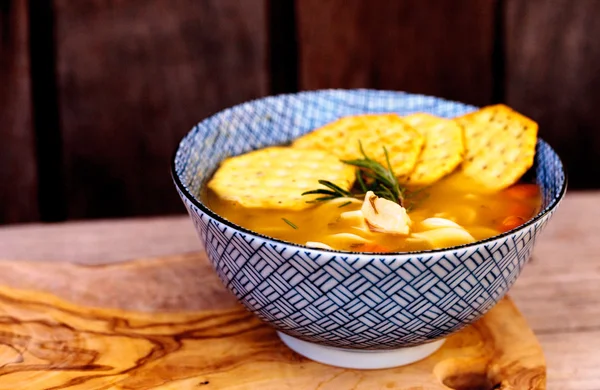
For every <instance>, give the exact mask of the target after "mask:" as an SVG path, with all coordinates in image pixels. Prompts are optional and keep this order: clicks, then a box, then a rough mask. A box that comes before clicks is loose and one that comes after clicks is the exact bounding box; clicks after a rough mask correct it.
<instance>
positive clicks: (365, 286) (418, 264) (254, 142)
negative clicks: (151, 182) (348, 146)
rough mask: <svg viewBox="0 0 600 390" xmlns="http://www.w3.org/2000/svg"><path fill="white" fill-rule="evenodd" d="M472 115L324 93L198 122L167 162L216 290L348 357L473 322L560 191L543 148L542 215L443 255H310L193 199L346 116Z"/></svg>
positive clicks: (508, 279) (562, 183)
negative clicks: (254, 158) (261, 152)
mask: <svg viewBox="0 0 600 390" xmlns="http://www.w3.org/2000/svg"><path fill="white" fill-rule="evenodd" d="M474 109H475V107H473V106H468V105H464V104H461V103H456V102H451V101H447V100H444V99H439V98H433V97H428V96H422V95H413V94H407V93H402V92H391V91H374V90H325V91H314V92H303V93H298V94H291V95H281V96H275V97H268V98H265V99H259V100H256V101H252V102H248V103H244V104H242V105H239V106H235V107H232V108H230V109H228V110H225V111H222V112H220V113H218V114H216V115H214V116H213V117H210V118H208V119H206V120H204V121H202V122H200V123H199V124H198V125H197V126H196V127H194V129H192V131H190V133H188V135H187V136H186V137H185V138H184V139H183V140H182V141H181V143H180V145H179V148H178V149H177V151H176V154H175V158H174V163H173V172H172V173H173V178H174V181H175V183H176V187H177V190H178V192H179V194H180V196H181V198H182V200H183V202H184V204H185V206H186V208H187V210H188V213H189V214H190V217H191V219H192V221H193V223H194V226H195V228H196V230H197V232H198V235H199V237H200V239H201V241H202V243H203V244H204V247H205V249H206V252H207V255H208V258H209V259H210V261H211V263H212V265H213V267H214V269H215V270H216V272H217V274H218V275H219V278H220V279H221V281H222V282H223V284H224V285H225V286H226V287H227V288H228V289H229V290H230V291H231V292H232V293H233V294H235V296H236V297H237V298H238V300H239V301H240V302H241V303H242V304H243V305H244V306H245V307H246V308H247V309H248V310H250V311H251V312H252V313H254V314H256V315H257V316H258V317H259V318H260V319H261V320H262V321H264V322H266V323H268V324H269V325H271V326H272V327H274V328H275V329H277V330H279V331H281V332H283V333H286V334H289V335H291V336H294V337H297V338H300V339H302V340H305V341H309V342H314V343H318V344H321V345H328V346H334V347H340V348H348V349H364V350H381V349H396V348H401V347H408V346H415V345H420V344H423V343H426V342H431V341H434V340H437V339H440V338H443V337H445V336H447V335H449V334H450V333H453V332H455V331H457V330H459V329H461V328H462V327H464V326H465V325H468V324H470V323H472V322H473V321H475V320H477V319H478V318H479V317H481V316H482V315H484V314H485V313H486V312H487V311H488V310H489V309H491V308H492V307H493V306H494V305H495V304H496V303H497V302H498V301H499V300H500V299H501V298H502V297H503V296H504V295H505V294H506V293H507V291H508V290H509V289H510V287H511V286H512V285H513V283H514V282H515V281H516V279H517V277H518V276H519V274H520V272H521V270H522V268H523V266H524V265H525V264H526V263H527V261H528V259H529V257H530V256H531V253H532V250H533V247H534V243H535V240H536V237H537V236H538V234H539V233H540V232H541V231H542V230H543V228H544V226H545V225H546V223H547V222H548V221H549V220H550V218H551V216H552V214H553V213H554V211H555V210H556V207H557V206H558V204H559V202H560V200H561V199H562V197H563V196H564V193H565V191H566V176H565V173H564V169H563V166H562V163H561V161H560V159H559V158H558V156H557V155H556V153H555V152H554V151H553V150H552V148H551V147H550V146H549V145H548V144H547V143H545V142H544V141H542V140H539V141H538V145H537V150H536V159H535V164H534V167H533V169H532V173H533V174H535V180H536V181H537V183H538V184H539V185H540V187H541V189H542V197H543V210H542V211H541V212H540V213H539V214H538V215H537V216H536V217H535V218H534V219H533V220H531V221H530V222H528V223H526V224H525V225H523V226H521V227H519V228H517V229H515V230H513V231H510V232H508V233H504V234H502V235H500V236H497V237H493V238H491V239H487V240H483V241H480V242H477V243H474V244H468V245H462V246H457V247H453V248H447V249H442V250H432V251H421V252H413V253H401V254H375V253H372V254H365V253H350V252H339V251H332V250H319V249H310V248H306V247H303V246H301V245H296V244H292V243H288V242H283V241H280V240H277V239H273V238H269V237H266V236H263V235H260V234H257V233H254V232H251V231H249V230H247V229H245V228H242V227H240V226H237V225H235V224H233V223H231V222H229V221H227V220H225V219H224V218H222V217H220V216H218V215H216V214H215V213H213V212H212V211H211V210H210V209H208V208H207V207H206V205H204V204H202V202H201V200H200V199H199V197H198V196H197V194H198V193H199V191H200V188H201V186H202V184H203V183H204V182H205V181H206V180H207V179H208V178H210V176H211V175H212V172H214V170H215V169H216V167H217V165H218V163H219V161H221V160H222V159H223V158H225V157H227V156H230V155H237V154H240V153H244V152H246V151H249V150H253V149H257V148H260V147H264V146H267V145H274V144H284V143H287V142H289V141H291V140H292V139H294V138H296V137H298V136H300V135H302V134H304V133H306V132H308V131H310V130H311V129H313V128H315V127H318V126H320V125H323V124H325V123H327V122H330V121H332V120H335V119H337V118H339V117H341V116H345V115H352V114H359V113H381V112H396V113H398V114H400V115H407V114H410V113H414V112H428V113H431V114H434V115H439V116H443V117H448V118H451V117H454V116H457V115H462V114H464V113H467V112H470V111H473V110H474Z"/></svg>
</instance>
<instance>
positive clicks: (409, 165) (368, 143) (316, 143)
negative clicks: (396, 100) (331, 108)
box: [292, 114, 424, 176]
mask: <svg viewBox="0 0 600 390" xmlns="http://www.w3.org/2000/svg"><path fill="white" fill-rule="evenodd" d="M359 142H360V143H362V145H363V148H364V150H365V153H366V154H367V155H368V156H369V157H371V158H372V159H374V160H376V161H378V162H379V163H381V164H383V165H384V166H385V165H386V161H385V153H384V151H383V147H384V146H385V147H386V148H387V150H388V153H389V156H390V163H391V165H392V169H393V170H394V173H395V174H396V175H397V176H403V175H406V174H408V173H410V172H411V171H412V170H413V168H414V166H415V163H416V162H417V158H418V157H419V154H420V153H421V149H422V148H423V143H424V138H423V136H422V135H421V134H420V133H419V132H418V131H416V130H415V129H413V128H412V127H411V126H410V125H408V124H407V123H406V122H404V121H403V120H402V119H401V118H400V117H399V116H398V115H396V114H366V115H356V116H348V117H343V118H340V119H338V120H336V121H335V122H331V123H329V124H326V125H325V126H323V127H320V128H318V129H316V130H314V131H313V132H311V133H309V134H307V135H305V136H303V137H300V138H298V139H296V140H295V141H294V142H293V144H292V147H294V148H303V149H321V150H327V151H329V152H330V153H333V154H334V155H336V156H337V157H339V158H340V159H344V160H351V159H356V158H362V155H361V153H360V148H359Z"/></svg>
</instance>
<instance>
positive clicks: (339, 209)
mask: <svg viewBox="0 0 600 390" xmlns="http://www.w3.org/2000/svg"><path fill="white" fill-rule="evenodd" d="M413 126H414V127H413ZM490 134H494V137H493V138H490ZM463 137H464V142H463V141H462V139H463ZM535 137H537V125H536V124H535V122H533V121H531V120H530V119H528V118H526V117H523V116H522V115H520V114H518V113H516V112H514V111H512V110H511V109H510V108H508V107H506V106H502V105H497V106H490V107H486V108H483V109H481V110H479V111H477V112H475V113H472V114H468V115H465V116H464V117H460V118H456V120H449V119H443V118H437V117H434V116H431V115H423V114H421V115H413V116H409V117H406V118H405V119H404V118H401V117H399V116H397V115H394V114H385V115H383V114H382V115H377V114H370V115H359V116H355V117H345V118H341V119H340V120H338V121H336V122H332V123H330V124H327V125H326V126H324V127H322V128H320V129H317V130H315V131H313V132H310V133H309V134H307V135H305V136H303V137H300V138H299V139H297V140H294V142H293V143H292V144H291V146H277V147H268V148H265V149H261V150H257V151H253V152H250V153H247V154H245V155H241V156H236V157H232V158H228V159H226V160H225V161H224V162H223V163H222V164H221V166H220V167H219V169H218V170H217V172H216V174H215V175H214V176H213V177H212V179H211V180H210V181H209V182H208V184H207V186H205V187H204V188H203V190H202V194H201V197H202V200H203V202H204V203H205V204H206V205H207V206H208V207H209V208H211V209H212V210H213V211H214V212H216V213H217V214H219V215H221V216H223V217H224V218H226V219H228V220H230V221H231V222H233V223H236V224H238V225H240V226H243V227H245V228H247V229H249V230H252V231H255V232H257V233H261V234H263V235H266V236H269V237H273V238H277V239H280V240H284V241H289V242H293V243H297V244H302V245H306V246H309V247H314V248H324V249H337V250H342V251H357V252H407V251H420V250H430V249H438V248H445V247H451V246H456V245H461V244H467V243H471V242H474V241H478V240H483V239H486V238H489V237H493V236H495V235H498V234H500V233H502V232H505V231H508V230H511V229H514V228H516V227H518V226H520V225H522V224H523V223H525V222H526V221H527V220H529V219H531V218H532V217H533V216H534V215H535V214H537V213H538V212H539V211H540V208H541V203H542V202H541V196H540V191H539V189H538V187H537V185H535V184H533V183H526V182H524V181H523V180H522V175H523V173H524V172H526V171H527V169H529V168H530V167H531V165H532V164H533V154H534V153H535ZM480 138H481V139H480ZM482 140H483V141H482ZM348 143H356V145H354V144H348ZM482 143H485V147H482ZM397 172H401V174H398V173H397Z"/></svg>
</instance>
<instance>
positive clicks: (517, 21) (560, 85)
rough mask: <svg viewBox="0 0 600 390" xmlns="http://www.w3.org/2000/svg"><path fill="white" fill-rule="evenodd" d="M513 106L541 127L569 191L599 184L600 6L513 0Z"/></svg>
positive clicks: (508, 21)
mask: <svg viewBox="0 0 600 390" xmlns="http://www.w3.org/2000/svg"><path fill="white" fill-rule="evenodd" d="M505 7H506V12H505V13H506V14H505V28H504V30H505V37H504V40H505V47H506V57H505V64H506V102H507V103H508V104H509V105H511V106H512V107H514V108H515V109H517V110H520V111H522V112H523V113H525V114H526V115H528V116H530V117H532V118H533V119H534V120H536V121H537V122H539V124H540V136H541V137H543V138H544V139H546V140H547V141H549V143H550V144H551V145H552V146H553V147H554V148H556V150H557V152H558V154H559V155H560V156H561V158H562V159H563V160H564V162H565V164H566V166H567V168H568V169H569V185H570V186H572V187H579V188H582V187H583V188H586V187H587V188H598V187H599V186H600V164H598V149H599V148H600V132H598V128H599V127H600V115H598V102H600V76H599V73H598V68H599V67H600V45H598V44H597V39H596V37H598V36H599V34H600V24H599V23H598V15H600V2H598V1H595V0H583V1H576V2H573V1H569V0H557V1H550V2H549V1H544V0H529V1H520V0H506V2H505Z"/></svg>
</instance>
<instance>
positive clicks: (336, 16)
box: [0, 0, 600, 223]
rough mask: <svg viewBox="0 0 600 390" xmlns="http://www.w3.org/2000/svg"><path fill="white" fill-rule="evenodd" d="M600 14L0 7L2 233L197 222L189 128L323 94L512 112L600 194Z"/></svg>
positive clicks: (288, 6) (183, 3) (446, 6)
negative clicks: (352, 93)
mask: <svg viewBox="0 0 600 390" xmlns="http://www.w3.org/2000/svg"><path fill="white" fill-rule="evenodd" d="M28 6H29V8H30V9H29V10H28ZM599 17H600V2H598V1H596V0H580V1H577V2H571V1H568V0H556V1H553V2H547V1H544V0H528V1H522V0H489V1H479V0H455V1H446V0H421V1H418V2H417V1H408V0H402V1H397V0H330V1H326V2H323V1H317V0H295V1H293V0H288V1H277V0H247V1H236V0H201V1H198V0H150V1H142V0H129V1H123V0H85V1H83V0H82V1H80V0H29V1H27V0H0V223H11V222H28V221H36V220H42V221H56V220H64V219H86V218H107V217H123V216H139V215H158V214H173V213H179V212H182V211H183V208H182V206H181V205H180V202H179V200H178V199H177V196H176V193H175V190H174V188H173V185H172V184H171V179H170V176H169V164H170V161H169V160H170V157H171V153H172V151H173V149H174V147H175V145H176V143H177V142H178V140H179V139H180V138H181V137H182V136H183V134H185V133H186V132H187V131H188V129H190V128H191V127H192V126H193V125H194V124H195V123H196V122H198V121H199V120H201V119H202V118H204V117H206V116H207V115H210V114H211V113H214V112H216V111H218V110H221V109H223V108H226V107H228V106H231V105H233V104H236V103H240V102H243V101H246V100H248V99H252V98H255V97H260V96H264V95H268V94H272V93H282V92H293V91H296V90H303V89H319V88H356V87H369V88H381V89H395V90H405V91H410V92H418V93H425V94H431V95H437V96H441V97H444V98H449V99H454V100H460V101H464V102H467V103H472V104H477V105H484V104H489V103H494V102H506V103H508V104H509V105H511V106H514V107H515V108H516V109H518V110H520V111H522V112H523V113H525V114H527V115H529V116H531V117H533V118H534V119H535V120H537V121H539V122H540V125H541V130H540V134H541V136H542V137H544V138H545V139H546V140H548V141H550V143H551V144H552V145H553V146H555V147H556V148H557V149H558V151H559V153H560V155H561V156H562V157H563V159H564V161H565V162H566V164H567V166H568V169H569V174H570V186H571V188H600V155H599V154H598V153H596V149H597V147H599V146H600V132H598V131H597V130H596V129H597V128H598V127H599V126H600V119H598V118H600V115H597V114H595V107H596V106H598V105H599V104H600V88H599V87H600V77H599V76H597V72H596V69H597V68H598V67H600V46H598V45H597V44H596V42H595V37H596V33H600V24H598V23H596V20H597V19H598V18H599Z"/></svg>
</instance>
